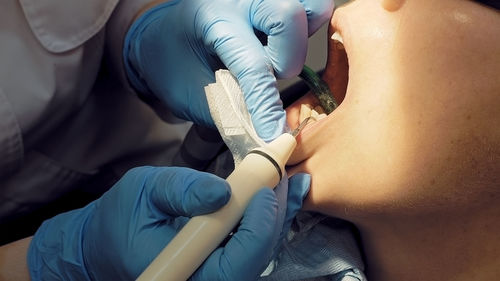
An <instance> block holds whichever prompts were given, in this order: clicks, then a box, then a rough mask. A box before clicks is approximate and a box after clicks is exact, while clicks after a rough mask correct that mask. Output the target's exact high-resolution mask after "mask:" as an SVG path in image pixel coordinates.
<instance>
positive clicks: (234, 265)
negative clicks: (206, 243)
mask: <svg viewBox="0 0 500 281" xmlns="http://www.w3.org/2000/svg"><path fill="white" fill-rule="evenodd" d="M303 183H305V184H303V185H302V186H297V188H292V187H291V188H290V189H289V191H290V193H289V196H288V198H287V199H288V202H289V204H291V206H292V207H291V208H289V209H290V210H289V211H288V212H287V216H288V215H290V216H291V217H293V216H294V215H295V214H294V213H293V212H296V211H297V210H295V209H296V206H300V205H301V202H302V199H303V198H304V196H305V194H306V193H307V189H308V185H309V184H308V180H307V182H303ZM229 197H230V189H229V186H228V185H227V182H226V181H224V180H223V179H220V178H218V177H216V176H214V175H211V174H206V173H201V172H196V171H194V170H190V169H186V168H153V167H143V168H136V169H133V170H131V171H129V172H128V173H127V174H125V175H124V176H123V177H122V179H121V180H120V181H118V182H117V183H116V184H115V186H113V188H111V189H110V190H109V191H108V192H106V193H105V194H104V195H103V196H102V197H101V198H100V199H98V200H96V201H94V202H92V203H90V204H89V205H87V206H86V207H84V208H82V209H78V210H74V211H70V212H67V213H64V214H61V215H58V216H56V217H54V218H52V219H50V220H47V221H45V222H44V223H43V224H42V226H41V227H40V228H39V229H38V231H37V233H36V234H35V236H34V237H33V240H32V242H31V245H30V248H29V251H28V266H29V269H30V274H31V278H32V279H33V280H131V279H135V278H137V277H138V276H139V274H140V273H141V272H142V271H143V270H144V269H145V268H146V266H147V265H148V264H149V263H150V262H151V261H152V260H153V259H154V258H155V257H156V256H157V255H158V253H159V252H160V251H161V250H162V249H163V248H164V247H165V245H166V244H167V243H168V242H169V241H170V240H171V239H172V238H173V236H174V235H175V234H176V233H177V231H178V230H179V229H180V228H181V227H182V226H183V225H184V224H185V223H186V222H187V220H188V218H187V217H190V216H194V215H200V214H205V213H208V212H212V211H215V210H217V209H219V208H220V207H222V206H223V205H224V204H226V203H227V201H228V200H229ZM298 201H300V202H298ZM278 205H279V203H278V200H277V198H276V196H275V194H274V192H272V190H271V189H268V188H264V189H262V190H261V191H259V192H258V193H257V195H256V196H255V197H254V198H253V199H252V200H251V202H250V205H249V207H248V208H247V210H246V211H245V213H244V217H243V220H242V222H241V225H240V226H239V228H238V230H237V232H236V233H235V234H234V235H233V236H232V238H231V239H230V240H229V241H228V243H227V244H226V245H224V247H223V248H219V249H217V250H216V251H215V252H214V253H212V254H211V256H209V257H208V259H207V260H206V261H205V263H204V264H203V265H202V266H201V267H200V268H199V269H198V271H197V272H196V273H195V274H194V275H193V276H192V280H244V279H246V278H248V280H253V279H255V278H257V276H258V275H259V274H260V273H261V272H262V270H263V269H264V268H265V266H266V265H267V262H268V260H266V259H265V258H263V257H269V256H270V252H271V251H272V248H273V246H274V245H273V243H275V241H276V239H274V237H273V235H275V233H276V232H279V231H276V230H275V228H276V227H277V225H276V222H277V221H278V220H279V218H278V212H277V206H278ZM294 210H295V211H294ZM284 221H287V219H285V220H284ZM290 221H291V218H290ZM281 227H282V225H281V226H279V228H280V230H281ZM241 253H245V254H244V255H242V254H241Z"/></svg>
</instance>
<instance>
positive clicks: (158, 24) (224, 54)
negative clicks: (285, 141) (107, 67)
mask: <svg viewBox="0 0 500 281" xmlns="http://www.w3.org/2000/svg"><path fill="white" fill-rule="evenodd" d="M332 12H333V0H265V1H264V0H239V1H238V0H171V1H167V2H166V3H164V4H160V5H158V6H156V7H154V8H152V9H150V10H148V11H147V12H145V13H144V14H143V15H142V16H140V17H139V18H138V19H137V20H136V21H135V22H134V23H133V24H132V26H131V28H130V29H129V31H128V33H127V36H126V39H125V45H124V62H125V67H126V71H127V75H128V77H129V80H130V81H131V83H132V85H133V86H134V87H135V88H136V89H137V90H139V91H140V92H142V93H143V94H145V95H146V97H148V98H149V99H151V97H153V99H154V98H157V99H159V100H161V101H162V102H164V103H165V104H166V105H167V106H168V107H169V108H170V110H172V111H173V113H174V114H175V115H176V116H178V117H180V118H183V119H187V120H191V121H193V122H195V123H198V124H201V125H204V126H213V121H212V118H211V116H210V112H209V110H208V105H207V102H206V98H205V94H204V91H203V87H204V86H206V85H207V84H209V83H213V82H214V71H215V70H217V69H220V68H228V69H229V71H230V72H231V73H232V74H233V75H234V76H235V77H236V78H237V79H238V81H239V83H240V86H241V88H242V90H243V93H244V95H245V100H246V103H247V107H248V110H249V112H250V115H251V117H252V122H253V124H254V126H255V128H256V131H257V133H258V134H259V136H260V137H261V138H263V139H264V140H265V141H270V140H272V139H274V138H275V137H277V136H278V135H280V134H281V133H283V130H284V129H285V126H286V120H285V112H284V111H283V106H282V103H281V100H280V98H279V93H278V89H277V84H276V78H275V76H274V74H276V75H277V77H278V78H289V77H292V76H295V75H298V74H299V72H300V71H301V69H302V66H303V65H304V61H305V57H306V51H307V38H308V35H311V34H312V33H314V32H315V31H316V30H317V29H318V28H319V27H320V26H321V25H322V24H323V23H325V22H326V21H328V19H329V18H330V16H331V14H332ZM255 30H258V31H260V32H263V33H264V34H266V35H267V45H266V46H263V45H262V43H261V42H260V41H259V39H258V38H257V36H256V35H255V32H254V31H255Z"/></svg>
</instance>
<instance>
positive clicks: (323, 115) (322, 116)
mask: <svg viewBox="0 0 500 281" xmlns="http://www.w3.org/2000/svg"><path fill="white" fill-rule="evenodd" d="M326 116H327V115H326V113H321V114H318V118H317V120H321V119H323V118H325V117H326Z"/></svg>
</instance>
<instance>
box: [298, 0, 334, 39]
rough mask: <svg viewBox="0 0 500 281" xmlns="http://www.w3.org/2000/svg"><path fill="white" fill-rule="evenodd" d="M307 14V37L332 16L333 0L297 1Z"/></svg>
mask: <svg viewBox="0 0 500 281" xmlns="http://www.w3.org/2000/svg"><path fill="white" fill-rule="evenodd" d="M299 1H300V3H302V5H303V6H304V9H305V10H306V14H307V23H308V25H307V29H308V34H309V36H311V35H313V34H314V32H316V31H317V30H318V29H319V28H320V27H321V26H322V25H323V24H324V23H326V22H328V21H329V20H330V18H331V16H332V14H333V9H334V7H335V3H334V2H333V0H299Z"/></svg>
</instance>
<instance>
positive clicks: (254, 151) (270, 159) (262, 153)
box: [248, 149, 283, 187]
mask: <svg viewBox="0 0 500 281" xmlns="http://www.w3.org/2000/svg"><path fill="white" fill-rule="evenodd" d="M251 153H253V154H258V155H260V156H263V157H264V158H266V159H267V160H269V162H271V163H272V164H273V165H274V167H276V170H277V171H278V175H279V176H280V181H281V178H282V177H283V174H282V173H281V168H280V165H278V162H276V160H274V159H273V158H272V157H271V156H269V154H267V153H265V152H264V151H260V150H257V149H255V150H251V151H250V152H248V154H251ZM269 187H272V186H269Z"/></svg>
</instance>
